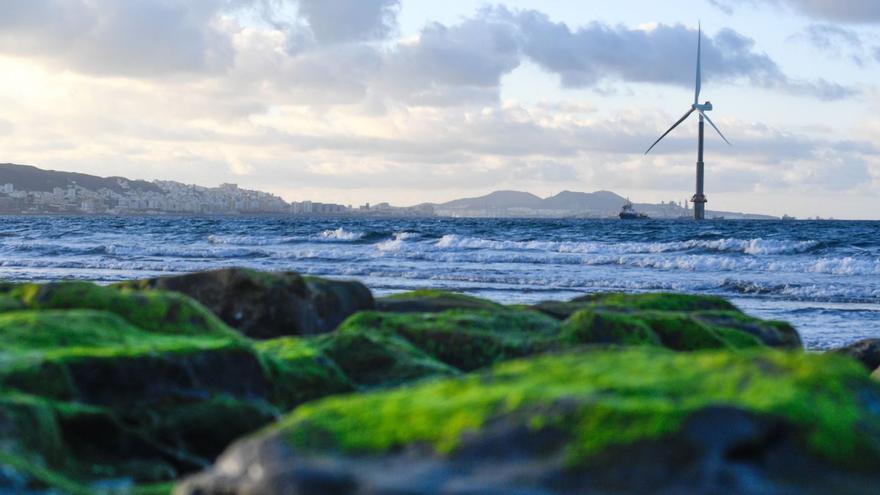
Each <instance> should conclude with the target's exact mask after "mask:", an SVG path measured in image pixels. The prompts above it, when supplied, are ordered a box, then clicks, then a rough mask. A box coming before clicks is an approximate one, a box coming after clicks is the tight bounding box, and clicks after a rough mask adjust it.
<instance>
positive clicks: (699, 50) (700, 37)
mask: <svg viewBox="0 0 880 495" xmlns="http://www.w3.org/2000/svg"><path fill="white" fill-rule="evenodd" d="M702 41H703V28H702V26H701V25H700V24H699V23H697V84H696V86H695V87H694V103H700V87H701V86H702V85H703V74H702V71H701V70H700V58H702V57H701V56H702V47H701V44H702Z"/></svg>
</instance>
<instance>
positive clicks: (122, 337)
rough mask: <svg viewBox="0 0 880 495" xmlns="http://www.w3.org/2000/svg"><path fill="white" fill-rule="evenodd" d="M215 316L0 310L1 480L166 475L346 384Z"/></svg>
mask: <svg viewBox="0 0 880 495" xmlns="http://www.w3.org/2000/svg"><path fill="white" fill-rule="evenodd" d="M110 291H111V292H117V291H115V290H110ZM36 292H39V291H36ZM81 292H82V291H81V290H77V291H75V292H74V293H76V294H80V293H81ZM151 295H152V294H142V295H139V296H138V297H141V296H146V299H147V300H150V296H151ZM171 296H172V298H174V300H183V301H187V299H186V298H183V296H179V295H171ZM181 298H183V299H181ZM196 307H197V309H200V308H199V307H198V306H196ZM117 309H118V308H117ZM202 311H204V310H202ZM123 314H125V312H123ZM213 318H214V317H213V316H211V315H209V318H208V320H207V321H215V322H216V325H218V327H217V328H218V331H214V332H210V331H204V332H197V331H195V330H193V331H190V330H185V331H183V332H180V333H175V331H174V329H173V328H170V327H159V326H154V327H153V328H152V330H144V329H142V328H139V327H137V326H135V325H133V324H132V323H130V322H129V321H127V320H126V319H124V318H123V317H121V316H119V315H118V314H116V313H111V312H107V311H96V310H93V309H66V310H60V309H42V310H31V309H29V310H18V311H10V312H6V313H0V453H3V454H5V456H6V457H9V458H10V459H12V460H10V461H9V463H7V464H10V466H12V467H9V472H10V473H12V472H15V473H19V474H20V475H21V476H19V477H17V478H16V476H12V475H10V476H12V478H13V480H12V481H9V483H13V486H17V487H20V488H21V489H22V490H24V489H25V488H28V489H30V488H33V487H37V486H41V484H46V486H55V487H56V488H59V487H63V486H65V485H64V482H65V481H64V480H67V481H70V483H75V484H77V485H83V486H85V485H87V484H88V483H90V482H92V481H95V480H101V479H117V478H125V479H132V480H134V481H136V482H150V483H153V482H160V483H161V482H166V483H167V482H168V481H170V480H172V479H174V478H176V477H178V476H180V474H181V473H186V472H189V471H192V470H194V469H198V468H201V467H204V466H205V465H206V464H207V463H209V462H210V461H211V460H212V459H214V457H215V456H216V455H217V454H218V453H219V452H220V451H221V450H222V449H223V448H224V447H225V446H226V445H228V444H229V443H230V442H232V441H233V440H234V439H236V438H238V437H240V436H241V435H244V434H246V433H248V432H251V431H253V430H255V429H257V428H259V427H261V426H263V425H265V424H267V423H269V422H271V421H272V420H273V419H275V418H277V417H278V416H279V415H280V414H281V413H282V412H284V411H286V410H289V409H290V408H291V407H293V406H295V405H297V404H299V403H302V402H305V401H307V400H311V399H315V398H318V397H324V396H326V395H329V394H333V393H339V392H345V391H350V390H352V389H353V387H352V386H351V384H350V383H349V382H348V380H347V378H346V377H344V376H343V375H342V374H341V373H340V372H339V370H338V369H337V368H336V367H335V365H334V364H333V363H329V364H327V363H322V362H320V360H319V359H318V358H317V357H315V358H314V359H312V360H311V361H310V360H309V359H308V358H306V357H305V356H299V357H296V358H295V357H293V356H292V355H291V353H290V352H289V349H285V350H283V351H279V350H277V349H275V348H272V345H271V343H269V342H266V343H264V346H265V347H264V348H263V349H257V348H255V346H253V345H252V344H251V343H250V342H248V341H247V340H246V339H244V338H242V337H241V336H240V335H239V334H238V333H236V332H234V331H232V330H231V329H229V328H228V327H226V326H225V325H224V324H223V323H222V322H219V320H216V319H214V320H212V319H213ZM276 347H277V346H276ZM0 464H3V463H2V462H0ZM13 464H14V465H13ZM0 470H2V469H0ZM0 478H2V475H0ZM15 480H18V481H15ZM59 480H60V481H59ZM71 480H73V481H71ZM0 483H2V480H0ZM16 483H17V484H16ZM0 486H2V485H0ZM159 486H161V485H159ZM16 489H18V488H16ZM59 489H61V488H59ZM62 492H67V490H66V488H64V489H62Z"/></svg>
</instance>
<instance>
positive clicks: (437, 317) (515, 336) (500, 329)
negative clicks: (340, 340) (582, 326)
mask: <svg viewBox="0 0 880 495" xmlns="http://www.w3.org/2000/svg"><path fill="white" fill-rule="evenodd" d="M338 333H340V334H348V333H357V334H370V333H379V334H382V335H386V336H392V337H395V338H402V339H405V340H406V341H408V342H409V343H411V344H412V345H413V346H415V347H417V348H419V349H420V350H421V351H422V352H424V353H426V354H428V355H430V356H432V357H433V358H435V359H437V360H438V361H441V362H443V363H446V364H447V365H449V366H452V367H454V368H457V369H459V370H462V371H473V370H475V369H478V368H482V367H485V366H488V365H491V364H493V363H496V362H498V361H502V360H506V359H511V358H514V357H521V356H528V355H531V354H536V353H538V352H543V351H546V350H548V349H550V348H552V347H554V346H556V345H557V343H558V335H559V323H558V322H557V321H555V320H554V319H552V318H549V317H546V316H544V315H541V314H538V313H535V312H531V311H514V310H507V309H504V308H501V309H496V310H491V311H487V310H448V311H444V312H439V313H380V312H362V313H358V314H356V315H354V316H353V317H351V318H349V319H348V320H347V321H346V322H345V323H343V325H342V326H340V327H339V330H338Z"/></svg>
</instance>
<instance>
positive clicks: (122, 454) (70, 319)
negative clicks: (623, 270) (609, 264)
mask: <svg viewBox="0 0 880 495" xmlns="http://www.w3.org/2000/svg"><path fill="white" fill-rule="evenodd" d="M772 348H776V349H775V350H774V349H772ZM852 348H853V351H852V352H850V354H854V355H856V357H857V358H859V356H862V355H863V356H867V358H865V359H868V360H867V361H866V360H865V359H862V362H863V364H864V366H866V367H868V366H870V365H871V361H870V359H873V358H870V356H872V354H871V352H872V351H871V349H873V347H872V344H870V343H867V344H865V343H860V344H858V345H855V346H852ZM858 353H861V354H858ZM859 359H861V358H859ZM875 374H876V373H875ZM878 386H880V385H878V384H877V383H876V382H875V381H874V380H872V379H871V378H870V377H869V376H868V375H867V374H866V373H865V372H864V370H863V369H862V368H861V367H860V366H859V365H858V364H857V363H856V362H854V361H853V360H852V359H849V358H847V357H844V356H838V355H832V354H831V353H829V355H828V356H817V355H809V354H805V353H803V352H802V351H801V344H800V338H799V336H798V334H797V332H796V331H795V330H794V329H793V328H791V326H790V325H787V324H785V323H782V322H771V321H766V320H761V319H757V318H753V317H750V316H748V315H745V314H743V313H742V312H740V311H739V310H738V309H737V308H736V307H734V306H733V305H731V304H730V303H728V302H727V301H724V300H723V299H719V298H713V297H701V296H691V295H681V294H637V295H633V294H596V295H590V296H584V297H581V298H577V299H574V300H572V301H564V302H547V303H542V304H539V305H536V306H521V305H517V306H504V305H501V304H498V303H495V302H492V301H486V300H482V299H479V298H475V297H471V296H467V295H462V294H454V293H448V292H443V291H433V290H422V291H414V292H409V293H403V294H400V295H396V296H390V297H383V298H379V299H377V300H376V301H375V302H374V301H373V298H372V295H371V294H370V292H369V290H368V289H366V287H364V286H363V285H361V284H359V283H356V282H337V281H330V280H325V279H317V278H310V277H302V276H300V275H298V274H295V273H260V272H256V271H252V270H241V269H228V270H217V271H212V272H205V273H197V274H190V275H183V276H175V277H167V278H159V279H152V280H146V281H135V282H128V283H123V284H117V285H115V286H111V287H102V286H97V285H94V284H90V283H83V282H58V283H49V284H0V492H3V491H7V492H13V493H73V494H80V493H82V494H92V493H102V494H103V493H136V494H167V493H169V492H170V491H171V490H172V488H173V486H174V485H175V484H178V485H179V486H178V488H177V490H178V492H180V493H218V494H219V493H223V494H227V493H230V494H231V493H235V494H237V493H241V494H246V493H247V494H250V493H269V494H271V493H320V494H331V493H352V494H361V493H364V494H366V493H370V494H378V493H387V494H392V493H393V494H400V493H456V494H458V493H461V494H464V493H480V494H484V493H505V494H507V493H522V494H539V493H540V494H551V493H603V494H604V493H609V494H611V493H694V490H696V491H697V492H701V493H780V494H781V493H791V492H799V493H828V492H829V490H828V488H829V487H834V488H835V491H834V493H870V492H865V491H863V490H864V489H865V487H866V486H868V483H871V482H876V481H877V480H876V479H875V478H874V477H872V476H876V473H877V472H880V464H878V463H877V449H878V448H880V447H878V446H880V439H878V434H877V431H878V420H877V414H878V413H877V411H880V393H878V389H877V387H878ZM808 406H809V407H808ZM230 444H233V446H231V447H230ZM830 446H833V448H832V447H830ZM224 452H225V453H224ZM221 454H223V455H222V456H221ZM218 456H220V457H219V460H218ZM803 473H811V474H810V476H804V475H803ZM184 479H185V480H186V481H182V480H184ZM805 480H806V481H805ZM807 481H809V482H807ZM823 489H824V491H823ZM811 490H812V491H811Z"/></svg>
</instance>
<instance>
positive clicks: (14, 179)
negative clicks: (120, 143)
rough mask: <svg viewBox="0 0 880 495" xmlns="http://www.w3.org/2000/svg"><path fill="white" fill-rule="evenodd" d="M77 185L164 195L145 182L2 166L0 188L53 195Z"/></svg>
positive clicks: (13, 165) (95, 188)
mask: <svg viewBox="0 0 880 495" xmlns="http://www.w3.org/2000/svg"><path fill="white" fill-rule="evenodd" d="M74 183H75V184H76V185H78V186H81V187H84V188H86V189H89V190H92V191H98V190H100V189H109V190H111V191H114V192H116V193H122V192H123V191H124V190H126V189H128V190H139V191H143V192H155V193H161V192H162V189H160V188H159V187H158V186H156V185H155V184H153V183H152V182H147V181H143V180H129V179H126V178H124V177H98V176H96V175H88V174H80V173H76V172H59V171H56V170H43V169H39V168H37V167H33V166H30V165H16V164H14V163H2V164H0V185H3V184H12V185H13V186H14V187H15V189H17V190H25V191H43V192H51V191H52V189H54V188H56V187H60V188H67V187H68V186H70V185H73V184H74Z"/></svg>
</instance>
